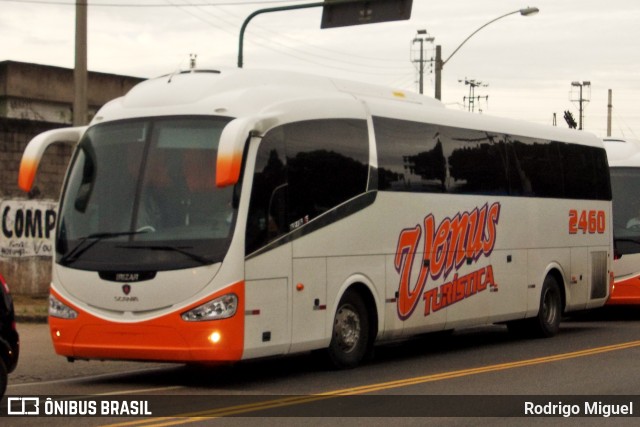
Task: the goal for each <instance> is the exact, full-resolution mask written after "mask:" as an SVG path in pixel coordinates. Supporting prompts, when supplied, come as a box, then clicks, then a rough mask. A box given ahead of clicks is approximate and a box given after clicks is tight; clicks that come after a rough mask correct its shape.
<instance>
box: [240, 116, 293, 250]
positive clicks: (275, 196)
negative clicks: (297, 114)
mask: <svg viewBox="0 0 640 427" xmlns="http://www.w3.org/2000/svg"><path fill="white" fill-rule="evenodd" d="M285 162H286V158H285V150H284V136H283V132H282V128H278V129H275V130H273V131H271V132H269V133H268V134H267V136H265V137H264V138H263V140H262V142H261V143H260V147H258V153H257V156H256V167H255V172H254V175H253V189H252V190H251V200H250V201H249V214H248V218H247V231H246V237H245V251H246V253H251V252H253V251H254V250H256V249H259V248H260V247H262V246H264V245H266V244H267V243H269V242H270V241H272V240H274V239H276V238H277V237H279V236H281V235H282V234H284V233H286V232H287V231H288V229H289V227H288V222H287V216H286V200H287V171H286V163H285Z"/></svg>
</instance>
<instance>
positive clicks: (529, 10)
mask: <svg viewBox="0 0 640 427" xmlns="http://www.w3.org/2000/svg"><path fill="white" fill-rule="evenodd" d="M539 11H540V9H538V8H537V7H525V8H524V9H518V10H514V11H513V12H509V13H505V14H504V15H502V16H498V17H497V18H495V19H492V20H491V21H489V22H487V23H486V24H484V25H483V26H481V27H480V28H478V29H477V30H475V31H474V32H473V33H471V34H469V36H468V37H467V38H466V39H464V41H463V42H462V43H460V45H458V47H457V48H456V49H455V50H454V51H453V53H452V54H451V55H449V57H448V58H447V59H445V60H444V61H443V60H442V53H441V51H442V48H441V46H440V45H436V73H435V74H436V94H435V95H436V99H442V68H444V64H446V63H447V62H449V60H450V59H451V58H452V57H453V55H455V54H456V52H458V51H459V50H460V48H461V47H462V46H463V45H464V44H465V43H466V42H467V41H468V40H469V39H470V38H471V37H473V36H474V35H475V34H476V33H477V32H478V31H480V30H482V29H483V28H484V27H486V26H487V25H489V24H492V23H494V22H496V21H497V20H499V19H502V18H505V17H507V16H509V15H515V14H516V13H519V14H520V15H522V16H531V15H535V14H536V13H538V12H539Z"/></svg>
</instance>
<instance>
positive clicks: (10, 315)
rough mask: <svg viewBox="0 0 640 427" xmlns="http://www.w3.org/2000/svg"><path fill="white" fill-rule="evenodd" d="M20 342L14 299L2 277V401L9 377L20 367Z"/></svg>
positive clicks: (0, 286)
mask: <svg viewBox="0 0 640 427" xmlns="http://www.w3.org/2000/svg"><path fill="white" fill-rule="evenodd" d="M19 354H20V340H19V336H18V330H17V329H16V320H15V312H14V310H13V298H11V293H10V292H9V286H8V285H7V282H6V281H5V280H4V277H2V275H0V399H2V397H3V396H4V392H5V390H6V389H7V375H8V374H9V373H10V372H13V370H14V369H16V366H17V365H18V355H19Z"/></svg>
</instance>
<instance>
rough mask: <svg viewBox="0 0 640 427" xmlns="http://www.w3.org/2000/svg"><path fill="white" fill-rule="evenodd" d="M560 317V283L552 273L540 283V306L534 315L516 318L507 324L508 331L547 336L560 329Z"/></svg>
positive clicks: (540, 336)
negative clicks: (527, 317) (523, 318)
mask: <svg viewBox="0 0 640 427" xmlns="http://www.w3.org/2000/svg"><path fill="white" fill-rule="evenodd" d="M561 318H562V295H561V293H560V285H558V281H557V280H556V279H555V277H553V276H552V275H548V276H547V277H546V278H545V279H544V282H543V283H542V292H541V293H540V308H539V309H538V314H537V316H535V317H532V318H530V319H525V320H516V321H513V322H509V323H508V324H507V326H508V328H509V332H511V333H514V334H515V335H520V336H529V337H534V338H549V337H552V336H554V335H556V334H557V333H558V330H560V320H561Z"/></svg>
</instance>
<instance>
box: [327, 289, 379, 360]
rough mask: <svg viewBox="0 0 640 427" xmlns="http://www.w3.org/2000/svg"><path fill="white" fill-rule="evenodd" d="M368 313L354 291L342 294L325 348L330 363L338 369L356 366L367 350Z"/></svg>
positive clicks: (368, 337) (368, 338)
mask: <svg viewBox="0 0 640 427" xmlns="http://www.w3.org/2000/svg"><path fill="white" fill-rule="evenodd" d="M369 335H370V333H369V314H368V311H367V307H366V306H365V304H364V302H363V301H362V298H361V297H360V296H359V295H358V294H357V293H356V292H349V291H348V292H347V293H345V294H344V296H343V297H342V299H341V300H340V303H339V304H338V309H337V310H336V314H335V317H334V319H333V332H332V334H331V343H330V344H329V348H328V350H327V352H328V355H329V360H330V362H331V364H332V365H333V366H334V367H336V368H340V369H347V368H353V367H355V366H357V365H358V364H359V363H360V362H361V361H362V360H363V359H364V357H365V355H366V354H367V351H369V347H370V346H369V340H370V336H369Z"/></svg>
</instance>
